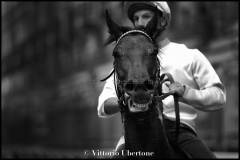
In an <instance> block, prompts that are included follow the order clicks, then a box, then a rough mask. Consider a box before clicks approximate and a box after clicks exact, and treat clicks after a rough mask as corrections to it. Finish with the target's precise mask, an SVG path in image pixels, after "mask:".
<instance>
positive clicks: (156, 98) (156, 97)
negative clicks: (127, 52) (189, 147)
mask: <svg viewBox="0 0 240 160" xmlns="http://www.w3.org/2000/svg"><path fill="white" fill-rule="evenodd" d="M131 33H140V34H142V35H144V36H145V37H147V38H148V39H149V40H150V41H151V43H153V44H154V41H153V40H152V38H151V37H150V36H149V35H148V34H147V33H146V32H144V31H142V30H130V31H127V32H125V33H124V34H122V35H121V36H120V37H119V38H118V40H117V41H116V45H115V47H116V46H117V45H118V43H119V42H120V40H121V39H122V38H123V37H125V36H126V35H129V34H131ZM156 60H157V72H156V73H155V78H154V83H153V86H154V94H153V97H152V98H153V99H152V101H153V103H155V104H156V105H157V109H158V113H159V114H160V116H159V117H160V119H161V122H162V125H163V126H164V124H163V120H164V118H163V105H161V104H160V102H162V100H163V99H164V98H166V97H168V96H170V95H173V96H174V104H175V113H176V137H177V138H178V135H179V134H178V133H179V126H180V116H179V104H178V97H177V95H175V94H172V93H162V91H161V89H162V84H163V83H164V82H166V81H170V83H173V82H174V80H173V77H172V75H171V74H169V73H164V74H162V75H161V76H160V62H159V59H158V58H157V56H156ZM116 70H117V68H116V63H115V62H114V63H113V70H112V71H111V73H110V74H109V75H108V76H107V77H106V78H104V79H102V80H101V81H105V80H107V79H108V78H109V77H110V76H112V75H113V77H114V87H115V91H116V94H117V97H118V103H119V106H120V110H121V115H122V122H124V118H123V114H124V113H126V112H127V102H126V99H125V96H124V94H125V91H124V87H123V81H121V80H120V79H119V78H118V75H117V72H116ZM166 76H167V79H165V77H166Z"/></svg>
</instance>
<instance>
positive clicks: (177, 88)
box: [166, 81, 185, 97]
mask: <svg viewBox="0 0 240 160" xmlns="http://www.w3.org/2000/svg"><path fill="white" fill-rule="evenodd" d="M166 86H167V87H168V89H169V93H176V94H177V95H178V96H179V97H182V96H183V94H184V92H185V86H184V85H183V84H181V83H179V82H176V81H175V82H174V83H172V84H167V83H166Z"/></svg>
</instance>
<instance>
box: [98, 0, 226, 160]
mask: <svg viewBox="0 0 240 160" xmlns="http://www.w3.org/2000/svg"><path fill="white" fill-rule="evenodd" d="M125 7H126V10H127V14H128V18H129V19H130V20H131V22H132V23H133V25H134V26H135V27H136V28H138V27H145V26H146V25H147V23H148V22H149V21H150V20H151V18H153V16H154V15H155V14H156V15H157V16H158V25H157V29H156V33H157V32H159V34H158V36H157V38H156V42H157V44H158V47H159V53H158V58H159V60H160V62H161V66H160V72H161V74H163V73H170V74H171V75H172V76H173V78H174V80H175V82H174V83H172V84H166V85H165V86H163V90H165V91H169V92H172V93H176V94H177V95H178V96H179V107H180V121H181V125H180V133H179V137H178V141H177V142H176V141H175V140H176V139H175V136H174V135H175V110H174V100H173V96H169V97H167V98H166V99H164V100H163V108H164V112H163V114H164V116H165V118H166V120H165V127H166V131H167V134H168V138H169V142H170V143H171V144H172V145H173V146H178V148H180V149H181V150H182V151H183V152H184V153H185V154H186V155H187V156H188V157H190V158H216V157H215V155H214V154H213V153H212V152H211V150H210V149H209V148H208V147H207V146H206V144H205V143H204V142H203V140H202V139H201V138H199V136H198V135H197V133H196V129H195V127H196V126H195V120H196V118H197V110H200V111H205V112H207V111H213V110H217V109H219V108H221V107H220V106H221V105H222V104H224V103H226V91H225V88H224V86H223V84H222V82H221V80H220V79H219V77H218V75H217V74H216V72H215V70H214V69H213V67H212V65H211V64H210V62H209V61H208V60H207V58H206V57H205V56H204V55H203V54H202V53H201V52H200V51H199V50H198V49H189V48H187V47H186V46H185V45H184V44H179V43H175V42H170V40H169V39H168V37H167V27H168V26H169V24H170V20H171V11H170V8H169V6H168V4H167V2H163V1H161V2H156V1H139V2H135V1H132V2H131V1H129V2H125ZM163 92H164V91H163ZM97 109H98V115H99V116H100V117H110V116H112V115H113V114H115V113H118V112H119V111H120V108H119V105H118V99H117V96H116V92H115V88H114V84H113V76H111V77H110V78H109V79H108V80H107V81H106V83H105V85H104V88H103V90H102V92H101V94H100V96H99V100H98V108H97ZM123 146H124V137H123V136H122V137H121V138H120V140H119V142H118V145H117V147H116V149H119V148H121V147H123Z"/></svg>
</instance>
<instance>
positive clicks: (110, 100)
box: [97, 75, 120, 117]
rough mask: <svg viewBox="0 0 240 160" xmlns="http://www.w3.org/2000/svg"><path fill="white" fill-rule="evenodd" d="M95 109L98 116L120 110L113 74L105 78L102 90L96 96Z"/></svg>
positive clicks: (110, 114) (109, 114) (104, 115)
mask: <svg viewBox="0 0 240 160" xmlns="http://www.w3.org/2000/svg"><path fill="white" fill-rule="evenodd" d="M97 110H98V116H99V117H110V116H112V115H113V114H115V113H117V112H119V111H120V108H119V106H118V99H117V95H116V91H115V87H114V78H113V75H112V76H111V77H109V78H108V79H107V80H106V83H105V85H104V87H103V90H102V92H101V94H100V95H99V97H98V107H97Z"/></svg>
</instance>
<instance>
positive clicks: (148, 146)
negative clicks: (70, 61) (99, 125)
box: [101, 11, 186, 158]
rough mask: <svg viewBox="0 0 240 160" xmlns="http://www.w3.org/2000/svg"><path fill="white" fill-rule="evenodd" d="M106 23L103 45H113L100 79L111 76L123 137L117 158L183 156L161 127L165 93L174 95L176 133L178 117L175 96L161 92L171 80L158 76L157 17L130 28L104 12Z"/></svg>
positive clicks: (165, 74)
mask: <svg viewBox="0 0 240 160" xmlns="http://www.w3.org/2000/svg"><path fill="white" fill-rule="evenodd" d="M106 23H107V26H108V31H109V33H110V37H109V38H108V40H107V41H106V43H105V45H107V44H110V43H112V42H113V41H115V42H116V45H115V47H114V49H113V54H112V55H113V57H114V62H113V70H112V72H111V73H110V74H109V75H108V76H107V77H106V78H104V79H102V80H101V81H105V80H106V79H108V78H109V77H110V76H112V75H113V76H114V86H115V90H116V94H117V97H118V104H119V106H120V109H121V116H122V122H123V126H124V127H123V128H124V138H125V146H124V150H121V151H122V152H121V153H122V154H119V155H120V157H121V158H129V157H131V158H134V157H135V158H186V156H185V155H184V154H183V153H182V152H181V151H178V150H176V149H175V148H174V147H173V146H171V144H170V143H169V141H168V138H167V134H166V130H165V127H164V119H165V117H164V115H163V104H162V100H163V99H164V98H166V97H167V96H169V95H173V96H174V102H175V111H176V129H177V133H178V132H179V125H180V117H179V106H178V97H177V95H175V94H170V93H163V92H162V84H163V83H165V82H166V81H169V82H170V83H173V82H174V80H173V78H172V76H171V75H170V74H169V73H164V74H162V75H161V76H160V61H159V59H158V58H157V54H158V47H157V45H156V42H155V41H154V39H155V37H156V36H157V35H156V34H155V33H154V32H153V31H154V29H155V27H156V23H157V18H156V17H153V19H152V20H151V21H150V22H149V23H148V25H147V26H146V27H145V28H140V29H133V28H131V27H126V26H119V25H118V24H117V23H115V22H114V21H113V20H112V19H111V17H110V15H109V13H108V11H106ZM166 77H167V78H166ZM176 136H178V134H177V135H176ZM117 152H118V153H120V150H119V151H117ZM119 155H118V156H117V158H119Z"/></svg>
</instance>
